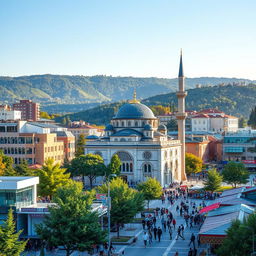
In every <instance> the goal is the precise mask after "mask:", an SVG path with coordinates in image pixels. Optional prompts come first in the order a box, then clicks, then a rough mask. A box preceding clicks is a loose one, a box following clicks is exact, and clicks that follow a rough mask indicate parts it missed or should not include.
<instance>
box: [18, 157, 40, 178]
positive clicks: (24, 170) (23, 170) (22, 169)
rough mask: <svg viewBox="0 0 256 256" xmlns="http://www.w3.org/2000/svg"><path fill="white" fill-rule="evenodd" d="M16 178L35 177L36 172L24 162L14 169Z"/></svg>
mask: <svg viewBox="0 0 256 256" xmlns="http://www.w3.org/2000/svg"><path fill="white" fill-rule="evenodd" d="M14 171H15V174H16V176H34V175H35V174H34V171H33V170H32V169H30V168H29V167H28V162H27V161H26V160H24V159H23V160H22V161H21V163H20V164H17V165H16V166H15V167H14Z"/></svg>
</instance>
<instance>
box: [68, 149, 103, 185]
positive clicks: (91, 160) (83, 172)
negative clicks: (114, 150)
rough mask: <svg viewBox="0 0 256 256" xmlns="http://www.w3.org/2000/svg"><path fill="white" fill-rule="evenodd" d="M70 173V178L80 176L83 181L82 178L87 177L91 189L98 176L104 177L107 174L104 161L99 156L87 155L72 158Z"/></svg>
mask: <svg viewBox="0 0 256 256" xmlns="http://www.w3.org/2000/svg"><path fill="white" fill-rule="evenodd" d="M70 171H71V173H72V176H76V175H80V176H82V177H83V181H84V177H88V179H89V181H90V186H91V188H92V186H93V181H94V179H95V178H96V177H98V176H104V175H105V174H107V172H108V169H107V168H106V166H105V165H104V161H103V158H102V157H101V156H99V155H94V154H87V155H81V156H79V157H76V158H74V159H73V160H72V161H71V167H70Z"/></svg>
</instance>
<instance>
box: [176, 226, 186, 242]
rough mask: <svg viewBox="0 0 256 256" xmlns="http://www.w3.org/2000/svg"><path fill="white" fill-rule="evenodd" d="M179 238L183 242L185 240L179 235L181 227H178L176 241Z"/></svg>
mask: <svg viewBox="0 0 256 256" xmlns="http://www.w3.org/2000/svg"><path fill="white" fill-rule="evenodd" d="M179 237H180V238H182V239H183V240H185V238H184V237H183V236H182V235H181V227H180V226H179V227H178V231H177V237H176V240H178V239H179Z"/></svg>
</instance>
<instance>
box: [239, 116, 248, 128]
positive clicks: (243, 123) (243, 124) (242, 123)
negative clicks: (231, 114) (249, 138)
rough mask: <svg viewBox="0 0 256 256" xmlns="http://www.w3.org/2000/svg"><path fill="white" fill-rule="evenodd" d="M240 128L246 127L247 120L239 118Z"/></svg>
mask: <svg viewBox="0 0 256 256" xmlns="http://www.w3.org/2000/svg"><path fill="white" fill-rule="evenodd" d="M238 127H239V128H244V127H246V120H245V119H244V117H241V118H239V120H238Z"/></svg>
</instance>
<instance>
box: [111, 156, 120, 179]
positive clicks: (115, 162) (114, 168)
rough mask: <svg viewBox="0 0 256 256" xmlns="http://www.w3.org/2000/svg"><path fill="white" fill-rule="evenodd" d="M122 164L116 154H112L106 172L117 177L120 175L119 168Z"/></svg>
mask: <svg viewBox="0 0 256 256" xmlns="http://www.w3.org/2000/svg"><path fill="white" fill-rule="evenodd" d="M121 164H122V162H121V160H120V158H119V157H118V155H117V154H114V155H113V156H112V157H111V161H110V163H109V165H108V172H109V173H112V174H116V175H117V176H118V175H120V166H121Z"/></svg>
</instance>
